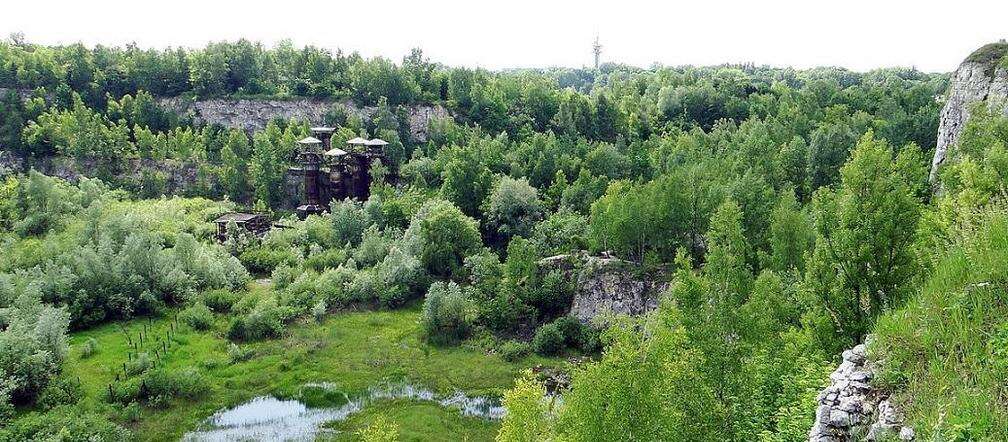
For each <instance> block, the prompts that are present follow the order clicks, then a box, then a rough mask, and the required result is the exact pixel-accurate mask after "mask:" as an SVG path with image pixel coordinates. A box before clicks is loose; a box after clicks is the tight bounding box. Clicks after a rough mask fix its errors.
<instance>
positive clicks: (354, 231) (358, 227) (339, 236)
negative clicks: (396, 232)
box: [329, 199, 371, 246]
mask: <svg viewBox="0 0 1008 442" xmlns="http://www.w3.org/2000/svg"><path fill="white" fill-rule="evenodd" d="M329 213H330V215H329V217H330V218H331V219H332V225H333V235H334V236H335V237H336V239H335V240H336V241H337V242H338V243H339V244H347V243H349V244H350V245H352V246H356V245H357V244H358V243H359V242H360V240H361V235H362V234H363V233H364V229H366V228H367V227H368V226H369V225H371V219H370V218H369V217H368V215H367V213H365V212H364V209H363V208H362V207H361V205H360V203H358V202H355V201H352V200H349V199H346V200H343V201H333V202H332V204H330V205H329Z"/></svg>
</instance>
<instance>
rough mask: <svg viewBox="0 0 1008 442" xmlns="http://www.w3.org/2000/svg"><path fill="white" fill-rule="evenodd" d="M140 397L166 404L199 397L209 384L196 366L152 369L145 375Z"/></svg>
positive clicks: (156, 404)
mask: <svg viewBox="0 0 1008 442" xmlns="http://www.w3.org/2000/svg"><path fill="white" fill-rule="evenodd" d="M141 385H142V386H143V388H141V391H140V392H139V397H138V399H141V400H145V401H147V403H148V404H150V405H152V406H164V405H167V404H168V402H169V401H171V400H173V399H189V400H194V399H199V398H200V397H203V395H204V394H206V392H207V390H208V387H209V385H208V384H207V381H206V379H205V378H204V377H203V375H202V374H201V373H200V372H199V371H197V370H196V369H195V368H191V367H189V368H184V369H181V370H177V371H176V370H166V369H157V370H151V371H150V372H148V373H147V374H146V375H144V377H143V382H142V384H141Z"/></svg>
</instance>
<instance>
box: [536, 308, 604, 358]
mask: <svg viewBox="0 0 1008 442" xmlns="http://www.w3.org/2000/svg"><path fill="white" fill-rule="evenodd" d="M600 347H601V344H600V341H599V332H598V331H596V330H595V329H592V328H591V327H588V326H586V325H584V324H581V323H580V322H578V320H577V319H576V318H574V317H573V316H561V317H560V318H557V319H556V320H555V321H553V322H551V323H548V324H545V325H543V326H541V327H539V330H536V334H535V337H533V339H532V348H534V349H535V351H536V353H539V354H541V355H544V356H554V355H557V354H560V353H561V352H562V351H563V350H564V349H565V348H576V349H580V350H581V351H583V352H585V353H592V352H596V351H598V350H599V349H600Z"/></svg>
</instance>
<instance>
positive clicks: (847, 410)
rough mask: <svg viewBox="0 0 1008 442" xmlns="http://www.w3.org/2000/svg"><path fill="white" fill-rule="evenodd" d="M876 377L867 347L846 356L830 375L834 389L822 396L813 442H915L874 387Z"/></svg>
mask: <svg viewBox="0 0 1008 442" xmlns="http://www.w3.org/2000/svg"><path fill="white" fill-rule="evenodd" d="M874 377H875V373H874V370H873V368H872V367H871V366H870V364H869V363H868V358H867V355H866V354H865V345H864V344H860V345H858V346H856V347H854V348H852V349H850V350H847V351H844V352H843V362H842V363H840V366H839V367H837V369H836V371H834V372H833V373H832V374H830V385H829V386H828V387H826V389H824V390H823V391H821V392H820V393H819V397H818V398H817V400H818V403H819V405H818V408H816V419H815V423H814V424H813V425H812V429H811V430H809V438H808V440H809V442H848V441H855V440H867V441H877V440H894V439H893V438H895V440H901V441H912V440H914V431H913V429H912V428H910V427H905V426H903V420H904V417H903V415H902V414H901V413H900V412H899V411H898V410H897V409H896V407H895V406H894V405H893V404H892V403H890V402H889V399H888V398H887V397H885V394H884V393H883V392H881V391H879V390H877V389H875V388H873V387H872V385H871V382H872V379H873V378H874Z"/></svg>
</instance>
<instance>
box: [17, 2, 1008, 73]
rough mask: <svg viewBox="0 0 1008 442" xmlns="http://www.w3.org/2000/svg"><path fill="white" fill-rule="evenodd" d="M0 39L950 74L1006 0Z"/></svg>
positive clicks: (50, 23) (261, 24)
mask: <svg viewBox="0 0 1008 442" xmlns="http://www.w3.org/2000/svg"><path fill="white" fill-rule="evenodd" d="M8 1H9V2H10V3H8V4H5V5H4V6H3V8H2V9H3V13H2V14H0V36H6V35H8V34H10V33H12V32H22V33H24V35H25V38H26V39H27V40H28V41H30V42H34V43H43V44H65V43H76V42H83V43H85V44H87V45H94V44H104V45H124V44H127V43H130V42H135V43H136V44H137V45H139V46H141V47H156V48H165V47H176V46H185V47H200V46H203V45H205V44H206V43H207V42H209V41H220V40H237V39H239V38H246V39H249V40H255V41H261V42H263V43H264V44H266V45H267V46H271V45H273V44H274V43H275V42H277V41H279V40H281V39H290V40H292V41H293V42H294V43H295V44H296V45H307V44H311V45H316V46H320V47H324V48H327V49H331V50H334V51H335V50H336V49H342V50H343V51H344V52H353V51H356V52H359V53H360V54H362V55H364V56H367V57H372V56H384V57H387V58H390V59H392V60H396V61H399V60H401V59H402V57H403V55H406V54H407V53H409V50H410V49H411V48H414V47H420V48H422V49H423V50H424V53H425V54H427V56H428V57H430V59H431V60H433V61H437V62H441V63H444V64H446V65H451V66H469V67H483V68H488V69H502V68H515V67H546V66H566V67H582V66H590V65H591V64H592V42H593V40H594V39H595V36H596V35H598V38H599V40H600V43H601V44H602V46H603V49H602V60H603V62H620V63H627V64H632V65H636V66H641V67H648V66H651V65H653V64H656V63H657V64H663V65H670V66H678V65H686V64H692V65H712V64H722V63H742V62H746V63H748V62H752V63H756V64H759V65H763V64H767V65H772V66H793V67H796V68H808V67H815V66H842V67H846V68H849V69H853V70H858V71H864V70H869V69H873V68H877V67H887V66H907V67H911V66H912V67H916V68H918V69H921V70H924V71H929V72H949V71H953V70H955V68H956V66H957V65H958V64H959V62H961V61H962V59H963V58H965V57H966V56H967V55H969V53H970V52H972V51H973V50H974V49H976V48H977V47H979V46H981V45H983V44H985V43H989V42H993V41H998V40H1000V39H1002V38H1008V26H1006V24H1008V22H1006V21H1005V17H1006V16H1008V1H1005V0H1001V1H997V0H991V1H979V0H957V1H955V2H948V1H932V0H918V1H904V0H895V1H894V0H871V1H868V0H842V1H841V0H834V1H828V2H827V1H821V0H805V1H783V0H777V1H758V0H751V1H728V0H693V1H665V2H661V1H639V0H609V1H606V2H601V1H591V0H582V1H550V0H534V1H529V0H508V1H492V2H490V1H476V0H472V1H439V0H426V1H424V0H420V1H417V0H414V1H391V0H359V1H350V2H347V1H338V0H332V1H326V2H319V1H306V0H281V1H277V0H272V1H257V0H245V1H215V0H199V1H195V0H171V1H165V0H160V1H143V0H133V1H125V0H115V1H73V0H71V1H52V0H8Z"/></svg>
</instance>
